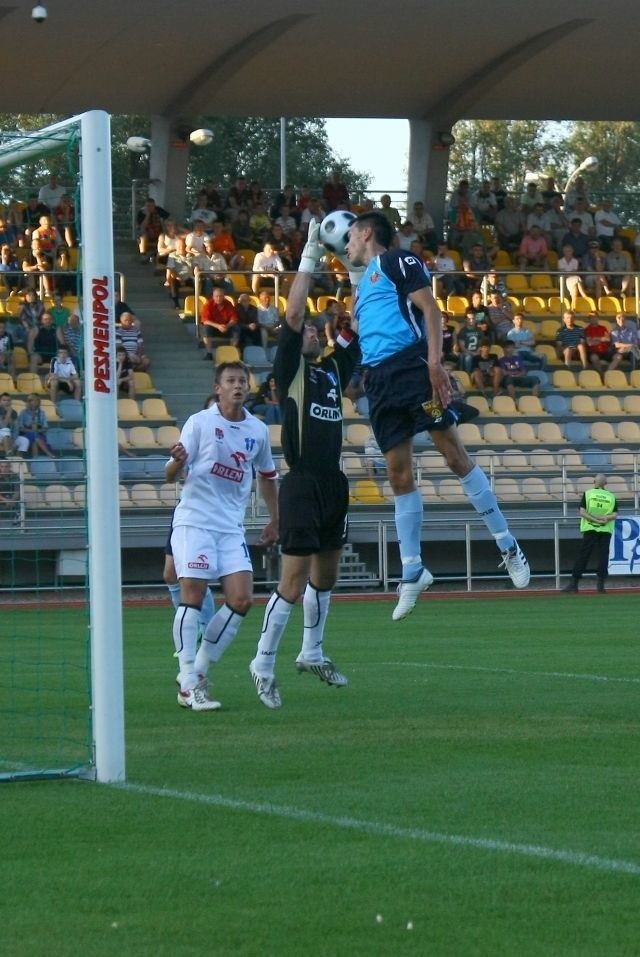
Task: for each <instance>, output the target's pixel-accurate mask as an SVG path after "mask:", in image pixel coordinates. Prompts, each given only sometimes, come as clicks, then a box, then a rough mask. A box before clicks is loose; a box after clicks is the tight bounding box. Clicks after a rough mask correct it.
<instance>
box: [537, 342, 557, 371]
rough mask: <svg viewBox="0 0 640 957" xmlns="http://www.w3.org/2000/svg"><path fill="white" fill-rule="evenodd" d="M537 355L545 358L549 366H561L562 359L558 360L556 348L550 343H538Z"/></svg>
mask: <svg viewBox="0 0 640 957" xmlns="http://www.w3.org/2000/svg"><path fill="white" fill-rule="evenodd" d="M535 351H536V355H539V356H544V358H545V359H546V360H547V365H549V366H558V365H560V359H558V353H557V352H556V350H555V348H554V346H552V345H550V343H548V342H537V343H536V346H535Z"/></svg>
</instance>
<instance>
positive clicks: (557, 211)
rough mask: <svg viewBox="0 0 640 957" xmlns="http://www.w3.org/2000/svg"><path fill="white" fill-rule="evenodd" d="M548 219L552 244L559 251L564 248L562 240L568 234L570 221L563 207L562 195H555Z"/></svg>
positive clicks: (548, 212)
mask: <svg viewBox="0 0 640 957" xmlns="http://www.w3.org/2000/svg"><path fill="white" fill-rule="evenodd" d="M547 221H548V223H549V229H550V230H551V245H552V246H553V248H554V249H555V250H557V251H560V250H562V240H563V238H564V236H566V234H567V232H568V230H569V227H570V223H569V220H568V219H567V217H566V216H565V214H564V212H563V209H562V197H561V196H554V197H553V199H552V200H551V208H550V209H548V210H547Z"/></svg>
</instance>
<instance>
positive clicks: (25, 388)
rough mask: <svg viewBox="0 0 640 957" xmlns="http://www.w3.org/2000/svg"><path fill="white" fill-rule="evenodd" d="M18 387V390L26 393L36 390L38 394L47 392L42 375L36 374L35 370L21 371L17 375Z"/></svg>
mask: <svg viewBox="0 0 640 957" xmlns="http://www.w3.org/2000/svg"><path fill="white" fill-rule="evenodd" d="M16 389H17V391H18V392H24V393H25V394H26V395H28V394H29V393H31V392H35V393H37V394H38V395H41V394H42V393H43V392H46V389H45V388H44V386H43V385H42V380H41V378H40V376H39V375H36V374H35V372H19V373H18V375H17V377H16Z"/></svg>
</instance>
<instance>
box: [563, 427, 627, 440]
mask: <svg viewBox="0 0 640 957" xmlns="http://www.w3.org/2000/svg"><path fill="white" fill-rule="evenodd" d="M589 433H590V435H591V438H592V439H593V441H594V442H598V443H599V444H600V445H609V444H611V443H612V442H618V441H619V439H618V436H617V435H616V432H615V429H614V427H613V426H612V424H611V422H592V423H591V427H590V429H589ZM567 441H569V442H572V441H574V440H573V439H571V438H570V436H569V433H568V431H567Z"/></svg>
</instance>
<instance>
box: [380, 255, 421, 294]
mask: <svg viewBox="0 0 640 957" xmlns="http://www.w3.org/2000/svg"><path fill="white" fill-rule="evenodd" d="M380 266H381V267H382V270H383V272H385V273H386V274H387V276H388V277H389V279H390V280H391V281H392V282H393V284H394V285H395V287H396V289H397V290H398V295H402V296H406V295H408V294H409V293H410V292H417V290H418V289H425V288H431V276H430V274H429V271H428V270H427V267H426V266H425V264H424V263H423V262H422V260H420V259H418V258H417V257H416V256H412V255H411V253H406V252H404V251H403V250H400V249H389V250H388V251H387V252H386V253H384V254H383V255H382V256H381V257H380Z"/></svg>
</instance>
